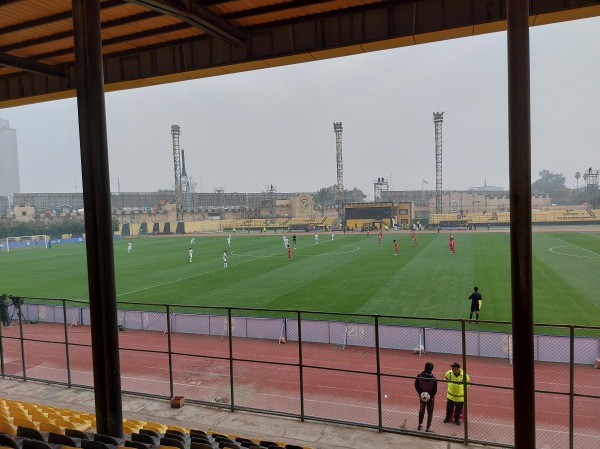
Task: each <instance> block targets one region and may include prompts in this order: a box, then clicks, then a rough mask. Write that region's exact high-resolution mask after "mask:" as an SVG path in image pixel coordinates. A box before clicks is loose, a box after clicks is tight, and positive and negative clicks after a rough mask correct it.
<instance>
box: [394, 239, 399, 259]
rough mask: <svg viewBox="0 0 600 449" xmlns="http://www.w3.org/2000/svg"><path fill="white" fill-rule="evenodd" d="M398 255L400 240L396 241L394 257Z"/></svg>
mask: <svg viewBox="0 0 600 449" xmlns="http://www.w3.org/2000/svg"><path fill="white" fill-rule="evenodd" d="M397 255H398V240H396V239H394V256H397Z"/></svg>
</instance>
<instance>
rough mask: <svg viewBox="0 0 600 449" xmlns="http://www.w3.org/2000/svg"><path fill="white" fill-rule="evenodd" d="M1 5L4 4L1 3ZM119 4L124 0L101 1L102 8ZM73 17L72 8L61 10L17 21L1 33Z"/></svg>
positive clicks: (121, 4) (0, 29)
mask: <svg viewBox="0 0 600 449" xmlns="http://www.w3.org/2000/svg"><path fill="white" fill-rule="evenodd" d="M0 1H2V0H0ZM0 6H2V5H1V4H0ZM117 6H123V0H109V1H106V2H102V3H100V9H101V10H105V9H109V8H115V7H117ZM72 17H73V13H72V11H71V10H68V11H64V12H59V13H57V14H52V15H51V16H44V17H39V18H37V19H33V20H28V21H25V22H21V23H15V24H14V25H9V26H7V27H4V28H0V34H8V33H13V32H15V31H21V30H26V29H28V28H34V27H37V26H40V25H48V24H51V23H55V22H60V21H61V20H67V19H71V18H72Z"/></svg>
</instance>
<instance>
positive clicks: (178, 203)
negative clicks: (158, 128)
mask: <svg viewBox="0 0 600 449" xmlns="http://www.w3.org/2000/svg"><path fill="white" fill-rule="evenodd" d="M180 134H181V130H180V128H179V125H171V137H172V138H173V166H174V168H175V210H176V212H177V221H183V205H182V194H181V157H180V155H181V151H180V149H179V135H180Z"/></svg>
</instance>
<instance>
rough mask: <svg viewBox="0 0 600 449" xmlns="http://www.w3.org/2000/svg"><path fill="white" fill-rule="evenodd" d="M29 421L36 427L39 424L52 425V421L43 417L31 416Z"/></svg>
mask: <svg viewBox="0 0 600 449" xmlns="http://www.w3.org/2000/svg"><path fill="white" fill-rule="evenodd" d="M31 420H32V421H33V422H34V423H36V424H38V425H39V424H40V423H50V424H52V423H53V421H52V420H51V419H50V418H48V417H47V416H45V415H31Z"/></svg>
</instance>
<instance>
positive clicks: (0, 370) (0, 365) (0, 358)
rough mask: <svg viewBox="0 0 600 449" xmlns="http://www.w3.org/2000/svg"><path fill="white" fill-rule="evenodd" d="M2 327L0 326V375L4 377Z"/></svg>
mask: <svg viewBox="0 0 600 449" xmlns="http://www.w3.org/2000/svg"><path fill="white" fill-rule="evenodd" d="M2 327H3V326H2V325H1V324H0V374H2V377H4V339H3V338H2Z"/></svg>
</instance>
